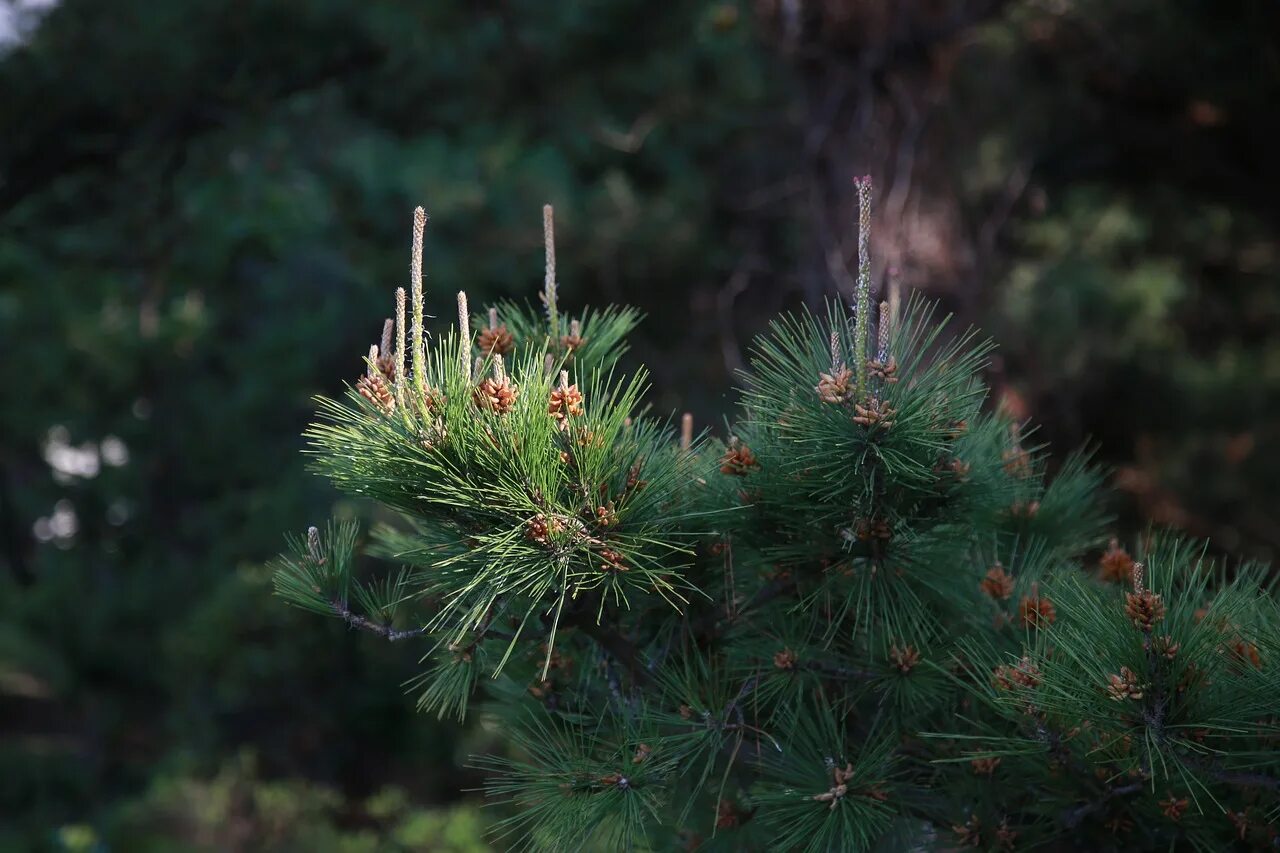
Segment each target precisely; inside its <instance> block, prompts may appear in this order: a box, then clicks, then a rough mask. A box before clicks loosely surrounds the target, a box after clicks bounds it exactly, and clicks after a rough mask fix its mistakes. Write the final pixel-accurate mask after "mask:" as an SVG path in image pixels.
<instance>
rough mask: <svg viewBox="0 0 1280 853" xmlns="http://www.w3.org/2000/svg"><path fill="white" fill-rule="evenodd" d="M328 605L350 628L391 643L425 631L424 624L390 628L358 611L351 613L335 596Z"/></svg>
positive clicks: (420, 634)
mask: <svg viewBox="0 0 1280 853" xmlns="http://www.w3.org/2000/svg"><path fill="white" fill-rule="evenodd" d="M329 606H330V607H332V608H333V612H334V615H336V616H337V617H338V618H340V619H342V620H343V621H344V622H346V623H347V624H348V625H350V626H351V627H352V628H359V629H360V630H362V631H368V632H369V633H371V634H377V635H378V636H379V637H382V638H383V639H384V640H387V641H388V642H391V643H395V642H398V641H400V640H408V639H411V638H413V637H421V636H423V635H424V634H426V633H427V629H426V626H423V627H421V628H408V629H404V630H399V629H396V628H392V627H391V626H390V625H384V624H382V623H379V622H374V621H373V620H371V619H367V618H365V617H364V616H361V615H360V614H359V613H352V612H351V608H349V607H347V605H346V604H344V603H343V602H342V601H340V600H339V599H336V598H335V599H333V600H332V601H330V602H329Z"/></svg>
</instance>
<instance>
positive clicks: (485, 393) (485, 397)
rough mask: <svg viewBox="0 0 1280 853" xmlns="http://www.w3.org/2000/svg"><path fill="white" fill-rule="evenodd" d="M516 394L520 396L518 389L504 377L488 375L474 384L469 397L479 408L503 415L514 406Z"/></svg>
mask: <svg viewBox="0 0 1280 853" xmlns="http://www.w3.org/2000/svg"><path fill="white" fill-rule="evenodd" d="M518 396H520V389H519V388H517V387H516V386H515V385H513V384H511V382H510V381H509V380H507V379H506V378H505V377H504V378H502V379H494V378H493V377H489V378H487V379H484V380H481V382H480V384H479V385H477V386H476V389H475V391H473V392H472V395H471V399H472V400H473V401H474V402H475V404H476V406H477V407H478V408H480V409H485V410H486V411H490V412H496V413H498V414H500V415H505V414H506V413H507V412H509V411H511V409H512V407H513V406H515V404H516V398H517V397H518Z"/></svg>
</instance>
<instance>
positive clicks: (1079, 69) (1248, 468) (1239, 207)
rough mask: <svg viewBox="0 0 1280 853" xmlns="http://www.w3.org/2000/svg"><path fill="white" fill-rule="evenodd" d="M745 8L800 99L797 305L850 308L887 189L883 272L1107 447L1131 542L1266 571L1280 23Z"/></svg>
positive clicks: (1278, 551) (899, 5)
mask: <svg viewBox="0 0 1280 853" xmlns="http://www.w3.org/2000/svg"><path fill="white" fill-rule="evenodd" d="M758 9H759V20H760V24H761V27H762V28H763V29H764V31H765V32H766V33H767V34H768V35H769V37H770V38H771V41H772V43H773V44H774V46H775V48H776V50H777V53H778V55H779V56H781V57H782V58H783V59H785V60H786V61H787V63H788V64H789V65H790V66H791V67H793V68H794V69H795V71H796V78H797V81H798V83H797V91H798V93H799V97H798V98H797V101H796V104H795V107H794V110H793V111H792V114H791V115H792V118H793V121H794V122H795V124H796V127H797V129H798V131H799V134H800V139H801V140H802V144H799V145H798V148H797V150H798V152H799V156H797V157H795V158H793V161H792V164H793V169H792V172H791V174H790V175H789V177H788V178H787V179H786V181H785V182H784V186H785V187H787V188H788V189H789V192H787V193H783V194H780V195H779V196H778V197H777V198H776V199H775V207H779V208H786V209H787V210H789V211H790V215H791V217H792V218H793V219H794V220H795V221H797V222H800V223H802V231H803V233H804V234H805V238H804V239H803V240H802V241H800V242H799V243H798V244H797V245H798V247H799V252H800V253H799V255H798V258H797V260H796V261H795V262H794V264H793V266H792V267H791V268H792V269H794V270H795V271H796V277H795V279H793V280H792V281H791V283H790V284H791V287H792V289H793V290H797V291H799V292H801V293H802V294H803V297H804V298H805V299H806V300H807V301H809V302H811V303H812V302H813V301H814V300H815V296H816V294H819V293H821V292H822V290H823V289H824V288H826V287H828V286H829V283H830V282H835V284H836V285H837V286H838V287H840V288H841V289H843V290H845V291H846V292H847V291H848V290H849V288H850V282H851V281H852V278H851V276H850V274H849V270H850V269H851V268H852V265H853V258H854V253H855V247H854V245H853V241H852V233H853V232H852V229H850V228H849V227H848V223H849V222H850V221H851V220H852V210H853V203H854V194H853V186H852V178H853V177H854V176H855V175H861V174H864V173H870V174H872V175H874V176H876V178H877V184H878V185H879V186H882V187H884V188H885V189H884V193H883V196H882V197H883V198H884V199H885V201H884V205H883V206H882V213H883V216H882V218H881V221H879V222H878V223H877V229H876V235H877V236H876V243H877V247H876V248H877V254H878V255H879V256H880V257H882V258H884V259H885V266H886V267H897V268H898V269H899V271H900V274H901V277H902V281H903V284H904V285H905V286H906V287H908V288H918V289H924V290H927V291H929V292H930V293H932V294H934V295H936V296H939V297H941V298H943V299H944V300H945V301H946V303H947V304H948V305H949V306H951V307H953V308H954V309H956V310H957V311H958V312H959V313H960V314H961V316H962V317H963V318H964V319H965V320H968V321H971V322H976V323H980V324H981V325H983V326H984V327H986V328H989V329H992V330H993V331H994V332H995V336H996V338H997V339H998V340H1000V341H1001V342H1002V348H1001V350H1002V354H1003V361H1002V362H1001V363H1000V364H999V365H998V367H999V368H1002V369H998V370H997V374H996V376H995V377H994V379H995V384H996V385H997V386H998V387H1000V388H1001V389H1002V397H1003V398H1004V402H1005V404H1006V405H1008V406H1009V407H1010V410H1011V411H1012V412H1014V413H1016V414H1018V415H1019V416H1025V415H1026V414H1027V413H1029V412H1032V411H1034V412H1036V413H1038V414H1039V415H1040V417H1042V418H1043V419H1044V431H1043V433H1042V436H1043V437H1044V438H1045V439H1047V440H1049V441H1051V442H1052V443H1053V444H1054V445H1055V446H1056V447H1058V448H1065V447H1072V446H1076V445H1078V444H1079V443H1080V442H1082V441H1084V440H1087V439H1093V440H1096V441H1097V442H1098V443H1099V445H1100V451H1101V458H1103V459H1105V460H1107V461H1109V462H1111V463H1113V464H1114V465H1116V466H1117V467H1118V468H1119V477H1118V481H1117V484H1118V485H1119V486H1121V488H1122V489H1123V490H1125V491H1126V492H1128V493H1129V494H1130V496H1131V497H1132V498H1133V500H1131V501H1130V502H1129V507H1128V511H1127V516H1128V520H1129V522H1130V523H1131V524H1134V525H1139V526H1140V525H1141V524H1142V523H1144V520H1146V519H1154V520H1156V521H1159V522H1162V523H1171V524H1174V525H1176V526H1179V527H1181V528H1183V529H1186V530H1189V531H1191V532H1193V533H1195V534H1196V535H1203V536H1209V537H1212V539H1213V540H1214V545H1215V547H1216V548H1219V549H1224V550H1228V551H1237V552H1243V553H1246V554H1249V555H1252V556H1258V557H1263V558H1266V559H1268V560H1274V559H1275V558H1276V557H1277V556H1278V555H1280V539H1278V538H1277V535H1276V532H1275V529H1274V524H1273V523H1272V522H1271V519H1273V518H1275V517H1276V515H1277V513H1280V490H1277V489H1276V488H1274V486H1273V485H1272V484H1274V483H1275V482H1276V481H1277V474H1280V455H1277V454H1275V453H1274V452H1272V451H1270V448H1273V447H1276V446H1277V441H1276V439H1277V438H1278V437H1280V408H1277V406H1276V403H1275V401H1276V400H1280V387H1278V386H1277V383H1278V382H1280V369H1278V368H1277V365H1278V364H1280V350H1278V349H1277V344H1276V342H1275V336H1274V334H1272V333H1271V330H1273V329H1274V328H1275V327H1276V323H1277V322H1280V243H1278V242H1277V233H1280V203H1277V199H1276V195H1275V193H1274V191H1273V190H1272V189H1271V188H1272V187H1274V186H1275V185H1276V183H1277V181H1278V180H1280V171H1278V170H1280V165H1278V161H1277V160H1276V158H1275V157H1274V156H1272V150H1273V149H1274V143H1273V142H1272V140H1274V139H1275V138H1276V137H1277V136H1278V135H1280V117H1278V116H1277V113H1276V111H1275V110H1274V108H1273V107H1272V105H1273V104H1275V103H1276V101H1277V99H1278V98H1280V42H1277V40H1276V37H1275V34H1276V33H1277V32H1280V7H1277V6H1276V4H1274V3H1266V2H1261V0H1243V2H1238V3H1205V2H1194V3H1183V4H1168V3H1160V2H1156V0H1140V2H1136V3H1123V4H1116V3H1107V2H1101V0H1062V2H1045V0H1017V1H1016V2H1015V0H962V1H961V2H955V3H946V4H939V3H931V2H924V0H920V2H915V0H909V1H908V2H883V0H815V2H794V0H765V2H762V3H760V4H759V5H758ZM908 247H910V248H909V249H908ZM770 286H772V284H771V285H770ZM763 287H764V283H763V282H762V283H761V284H760V288H763ZM774 294H775V295H774V298H775V299H777V298H784V297H780V296H778V295H776V289H775V291H774ZM753 295H754V294H752V293H748V294H745V295H744V296H743V297H742V298H743V301H747V300H750V299H751V298H752V297H753ZM1135 389H1136V390H1135Z"/></svg>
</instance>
